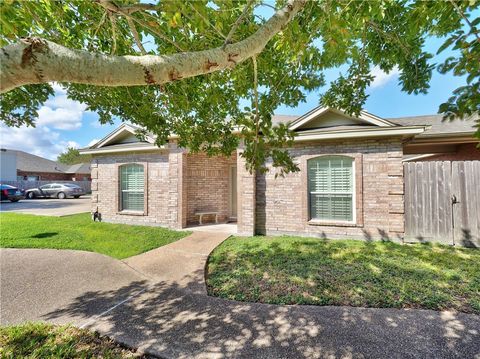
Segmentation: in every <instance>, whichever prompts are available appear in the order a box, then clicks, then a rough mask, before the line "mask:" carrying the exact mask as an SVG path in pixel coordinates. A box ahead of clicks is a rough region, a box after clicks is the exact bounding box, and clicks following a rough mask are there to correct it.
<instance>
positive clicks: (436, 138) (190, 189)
mask: <svg viewBox="0 0 480 359" xmlns="http://www.w3.org/2000/svg"><path fill="white" fill-rule="evenodd" d="M280 122H283V123H288V124H289V126H290V129H291V130H293V131H295V133H296V138H295V145H294V146H293V147H292V148H291V149H290V153H291V155H292V156H293V157H294V159H295V161H296V162H297V163H298V165H299V167H300V171H299V172H297V173H292V174H288V175H286V176H285V177H284V178H282V177H277V178H275V172H274V170H271V171H269V172H267V173H266V174H250V173H249V172H248V171H246V169H245V162H244V158H243V157H242V156H241V153H242V148H241V147H240V148H238V149H237V152H236V153H234V154H232V155H231V156H230V157H207V156H206V155H205V154H202V153H200V154H194V153H189V152H188V151H187V150H185V149H183V148H179V147H178V146H177V144H176V141H175V138H171V139H170V141H169V143H168V144H167V145H165V146H163V147H161V148H158V147H157V146H155V145H154V138H153V137H152V136H151V137H148V136H147V137H146V138H145V140H144V141H140V140H139V139H138V138H137V137H136V136H135V132H136V130H137V128H136V127H135V126H132V125H128V124H122V125H121V126H120V127H119V128H117V129H116V130H115V131H113V132H112V133H110V134H109V135H108V136H106V137H105V138H104V139H102V140H101V141H99V142H98V143H96V144H95V145H93V146H91V147H90V148H88V149H84V150H81V153H82V154H90V155H92V156H93V161H92V164H91V167H92V209H93V210H98V211H99V212H100V213H101V214H102V218H103V220H105V221H108V222H120V223H132V224H146V225H159V226H166V227H170V228H185V227H186V226H187V225H192V224H198V220H199V218H198V217H199V216H198V213H211V214H212V215H211V216H210V218H208V215H207V216H206V217H205V220H206V221H210V222H211V221H213V220H214V215H213V214H216V215H217V216H218V219H219V221H221V222H226V221H236V223H237V228H238V233H239V234H242V235H252V234H255V233H259V234H301V235H310V236H321V237H327V236H328V237H350V238H382V237H385V236H387V237H388V238H401V237H403V233H404V193H403V191H404V178H403V161H405V160H408V159H409V158H413V157H414V156H416V157H418V156H424V157H426V156H427V155H432V156H433V155H434V154H435V155H439V154H441V155H447V154H448V155H452V156H453V155H457V153H459V154H458V155H457V156H463V155H464V152H467V153H468V155H469V156H474V157H475V156H478V154H479V151H478V149H476V148H475V145H476V144H477V143H478V140H475V139H474V138H473V136H472V135H473V133H474V132H475V128H474V121H460V120H458V121H456V122H455V125H454V128H452V127H450V124H449V123H447V122H442V121H441V116H428V117H425V116H420V117H411V118H399V119H384V118H380V117H378V116H375V115H372V114H370V113H368V112H362V113H361V115H360V116H359V117H352V116H348V115H347V114H345V113H343V112H341V111H338V110H333V109H327V108H315V109H313V110H311V111H309V112H308V113H306V114H304V115H302V116H283V115H280V116H275V117H274V118H273V123H274V124H275V123H280ZM464 146H467V147H464ZM471 152H473V154H472V153H471ZM267 167H270V168H271V163H267Z"/></svg>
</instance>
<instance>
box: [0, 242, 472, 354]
mask: <svg viewBox="0 0 480 359" xmlns="http://www.w3.org/2000/svg"><path fill="white" fill-rule="evenodd" d="M225 237H226V235H225V236H224V235H221V234H218V233H217V234H213V233H210V234H209V233H195V234H193V235H192V236H190V237H187V238H184V239H182V240H180V241H177V242H175V243H172V244H170V245H168V246H165V247H161V248H158V249H155V250H153V251H150V252H147V253H145V254H142V255H139V256H136V257H132V258H129V259H128V260H126V261H125V262H124V263H121V262H119V261H115V260H112V259H109V258H107V257H105V256H101V255H96V254H93V253H89V254H88V255H86V254H85V252H73V251H46V252H45V253H46V254H47V255H46V257H50V260H49V259H48V258H45V259H41V258H40V257H42V255H41V254H40V255H37V254H32V253H28V252H30V251H32V250H2V251H0V255H1V261H2V293H1V295H2V313H4V311H3V306H4V303H5V300H4V298H5V297H4V295H5V294H4V293H5V292H4V291H5V290H6V292H7V293H9V292H12V291H13V292H15V291H17V292H20V291H23V290H24V288H23V286H26V287H27V289H25V291H24V292H23V295H24V296H25V297H29V298H30V299H29V300H28V301H16V303H12V304H8V305H7V309H8V308H10V309H11V308H16V309H15V311H16V312H21V311H22V308H20V307H24V306H28V305H36V303H37V302H42V301H44V300H46V301H49V300H52V298H54V297H55V296H52V295H51V294H48V293H45V292H50V289H48V290H47V289H46V287H53V288H56V289H55V290H52V291H51V292H57V293H58V294H59V295H60V297H61V298H62V300H60V301H58V302H57V304H56V305H50V304H42V305H44V306H45V307H42V308H41V310H38V311H36V310H33V311H29V310H28V308H24V309H26V313H27V314H25V315H24V316H23V317H22V320H26V319H29V318H27V317H28V315H32V313H33V316H34V318H35V319H43V320H50V321H60V322H64V321H72V322H73V323H74V324H76V325H79V326H84V327H89V328H92V329H96V330H98V331H100V332H102V333H104V334H107V335H110V336H111V337H113V338H115V339H117V340H119V341H121V342H123V343H125V344H127V345H130V346H133V347H138V348H140V350H142V351H144V352H147V353H151V354H154V355H158V356H160V357H165V358H327V357H328V358H419V357H422V358H480V317H479V316H476V315H467V314H462V313H452V312H434V311H428V310H396V309H368V308H351V307H315V306H276V305H265V304H254V303H239V302H232V301H226V300H222V299H219V298H212V297H208V296H207V295H206V293H205V287H204V270H203V269H204V265H205V261H206V258H207V254H208V252H209V251H210V250H211V249H213V248H214V247H215V246H216V245H217V244H219V243H220V242H221V241H222V240H223V239H225ZM33 251H35V250H33ZM22 252H25V254H23V253H22ZM38 252H43V251H38ZM54 252H56V254H53V253H54ZM5 253H6V255H5ZM64 253H65V255H66V256H67V257H64ZM72 253H73V256H72ZM75 253H79V256H81V257H80V258H73V257H75ZM15 256H17V257H18V259H22V258H23V259H26V260H39V261H41V262H42V263H43V265H37V264H35V269H36V270H43V271H46V272H52V273H57V275H58V274H59V273H65V277H64V278H63V277H62V278H60V280H59V279H57V278H56V275H44V276H42V275H39V274H35V273H33V271H32V270H30V269H28V267H29V265H28V264H27V263H25V264H22V265H20V264H14V263H12V260H13V262H15V260H14V257H15ZM90 256H92V257H91V258H90ZM55 257H58V258H55ZM62 257H64V258H63V259H64V260H68V261H69V263H62V262H64V260H62V259H61V258H62ZM93 257H96V258H93ZM4 263H6V265H4ZM49 263H51V265H50V264H49ZM82 263H84V266H83V264H82ZM12 264H13V266H14V267H13V268H10V266H11V265H12ZM57 265H60V267H59V268H58V269H57V267H56V266H57ZM69 266H73V268H71V269H72V270H68V267H69ZM14 270H19V271H20V272H23V271H25V272H26V273H27V274H25V275H24V274H22V275H20V276H17V277H18V279H8V280H7V281H6V285H4V278H5V276H7V277H8V276H10V275H12V272H13V271H14ZM89 272H92V273H89ZM29 275H32V276H33V277H32V278H29ZM54 278H55V280H56V281H59V282H60V284H55V280H54ZM79 280H80V282H78V283H79V284H78V285H80V286H81V288H80V289H78V288H77V285H76V284H75V281H79ZM36 281H39V284H35V283H36ZM69 281H72V282H73V283H70V284H69ZM96 281H98V282H96ZM40 282H43V284H41V283H40ZM32 285H33V286H34V288H32V289H30V288H29V286H32ZM95 286H97V288H94V287H95ZM15 287H16V288H17V289H12V288H15ZM19 288H21V289H19ZM79 293H80V294H79ZM18 294H19V295H17V296H16V297H15V298H19V297H21V295H22V293H18ZM7 298H11V299H14V300H15V298H14V297H13V296H12V294H7ZM53 307H55V308H53ZM49 310H50V311H49ZM7 312H8V310H7ZM28 313H30V314H28ZM39 313H40V314H39ZM9 315H10V314H9ZM10 317H13V316H12V315H10ZM2 321H3V317H2Z"/></svg>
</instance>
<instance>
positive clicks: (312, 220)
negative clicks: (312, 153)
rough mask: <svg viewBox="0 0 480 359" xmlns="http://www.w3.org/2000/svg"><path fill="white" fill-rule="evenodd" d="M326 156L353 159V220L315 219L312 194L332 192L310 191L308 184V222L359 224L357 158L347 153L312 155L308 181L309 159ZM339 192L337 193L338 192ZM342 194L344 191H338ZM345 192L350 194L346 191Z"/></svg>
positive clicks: (319, 223)
mask: <svg viewBox="0 0 480 359" xmlns="http://www.w3.org/2000/svg"><path fill="white" fill-rule="evenodd" d="M322 157H323V158H325V157H347V158H350V159H351V160H352V177H353V178H352V192H353V193H352V220H351V221H341V220H336V219H313V218H312V215H311V212H310V194H312V193H313V194H330V193H329V192H328V193H327V192H310V189H309V188H308V185H307V198H308V209H307V210H308V212H307V213H308V218H309V219H308V223H309V224H318V225H329V224H335V225H339V224H346V225H356V224H357V176H356V160H355V158H354V157H351V156H345V155H324V156H323V155H322V156H317V157H312V158H309V159H308V160H307V183H308V180H309V179H308V161H310V160H314V159H317V158H322ZM336 194H337V193H336ZM338 194H342V193H340V192H339V193H338ZM343 194H350V193H347V192H344V193H343Z"/></svg>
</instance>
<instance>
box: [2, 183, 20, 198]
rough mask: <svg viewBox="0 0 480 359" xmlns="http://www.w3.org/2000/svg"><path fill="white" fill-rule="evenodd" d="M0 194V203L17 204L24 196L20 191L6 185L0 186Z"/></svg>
mask: <svg viewBox="0 0 480 359" xmlns="http://www.w3.org/2000/svg"><path fill="white" fill-rule="evenodd" d="M0 193H1V200H2V201H6V200H8V201H10V202H18V201H19V200H20V199H22V198H23V196H24V194H23V193H22V191H21V190H19V189H18V188H17V187H13V186H9V185H8V184H0Z"/></svg>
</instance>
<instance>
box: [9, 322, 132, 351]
mask: <svg viewBox="0 0 480 359" xmlns="http://www.w3.org/2000/svg"><path fill="white" fill-rule="evenodd" d="M0 357H1V358H12V359H13V358H112V359H113V358H134V357H137V358H138V356H136V355H135V352H134V351H132V350H130V349H127V348H124V347H122V346H120V345H118V344H117V343H115V342H114V341H112V340H111V339H109V338H107V337H103V336H100V335H98V334H97V333H94V332H90V331H88V330H84V329H77V328H74V327H71V326H54V325H50V324H44V323H27V324H23V325H18V326H8V327H0Z"/></svg>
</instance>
